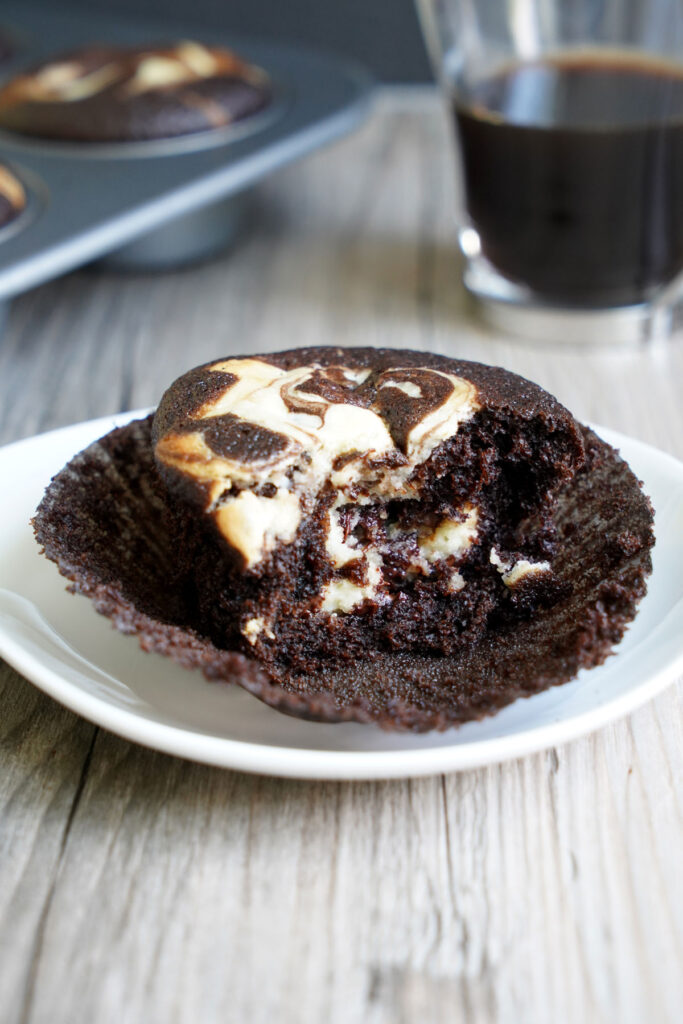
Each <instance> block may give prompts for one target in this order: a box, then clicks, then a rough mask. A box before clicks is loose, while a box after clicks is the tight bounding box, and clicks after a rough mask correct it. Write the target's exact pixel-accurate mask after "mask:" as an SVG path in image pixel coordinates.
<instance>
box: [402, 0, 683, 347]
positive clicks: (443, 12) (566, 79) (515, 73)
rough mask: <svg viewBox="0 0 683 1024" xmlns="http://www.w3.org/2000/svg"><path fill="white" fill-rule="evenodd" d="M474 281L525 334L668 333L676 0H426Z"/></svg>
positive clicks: (681, 197) (675, 167)
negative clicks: (454, 146)
mask: <svg viewBox="0 0 683 1024" xmlns="http://www.w3.org/2000/svg"><path fill="white" fill-rule="evenodd" d="M417 5H418V9H419V13H420V17H421V21H422V25H423V30H424V34H425V39H426V41H427V46H428V49H429V51H430V54H431V57H432V60H433V63H434V66H435V69H436V71H437V75H438V78H439V80H440V81H441V83H442V86H443V89H444V91H445V94H446V97H447V100H448V103H449V106H450V109H451V112H452V117H453V123H454V129H455V136H456V142H457V155H458V158H459V164H460V176H459V180H460V182H461V186H462V195H461V197H460V205H461V208H462V213H461V217H460V223H459V239H460V247H461V249H462V252H463V255H464V257H465V261H466V267H465V277H464V280H465V285H466V287H467V288H468V289H469V291H470V292H472V293H473V294H474V295H475V296H476V297H477V298H478V299H479V300H481V303H482V309H483V311H484V313H485V314H486V315H487V316H488V318H489V319H492V320H494V321H496V322H497V323H499V324H504V326H505V327H507V328H509V329H512V330H516V329H519V330H521V331H523V332H524V333H525V334H527V335H534V334H537V335H538V336H540V337H544V338H547V339H549V340H550V339H552V338H557V339H558V340H561V339H564V338H566V339H568V340H572V341H576V340H584V341H590V342H593V341H621V340H624V339H626V338H644V337H648V336H652V335H653V334H661V333H666V332H667V331H668V330H670V328H671V323H672V318H673V316H674V313H675V309H676V305H677V303H678V302H679V301H680V298H681V291H682V286H683V0H417Z"/></svg>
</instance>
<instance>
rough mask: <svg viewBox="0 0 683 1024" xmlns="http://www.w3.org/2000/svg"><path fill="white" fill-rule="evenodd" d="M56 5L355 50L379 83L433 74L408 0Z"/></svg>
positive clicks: (88, 0)
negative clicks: (182, 22) (184, 22)
mask: <svg viewBox="0 0 683 1024" xmlns="http://www.w3.org/2000/svg"><path fill="white" fill-rule="evenodd" d="M33 6H49V7H50V9H51V10H53V11H54V8H55V5H54V4H50V5H45V4H43V5H40V4H34V5H33ZM59 7H60V9H63V10H79V9H80V10H83V11H88V12H89V13H90V14H96V13H101V14H107V15H113V14H116V13H118V12H120V13H121V14H125V15H126V16H127V17H131V16H132V17H149V18H161V19H164V18H167V19H168V20H169V21H170V20H173V21H183V20H185V19H187V21H188V24H191V25H198V26H202V25H206V26H207V27H209V28H221V29H230V30H233V31H235V32H239V33H240V34H243V35H257V36H260V37H261V38H263V39H277V40H279V41H280V42H293V43H302V44H306V45H307V46H311V47H314V48H321V49H326V50H328V51H330V52H331V53H338V54H344V55H347V56H349V57H355V58H356V59H357V60H359V61H361V62H362V63H363V64H365V65H366V67H368V68H370V69H371V70H372V71H373V72H374V74H375V75H376V76H377V78H378V79H379V80H380V81H383V82H392V83H393V82H427V81H430V80H431V71H430V69H429V64H428V61H427V55H426V53H425V49H424V46H423V43H422V38H421V34H420V29H419V26H418V23H417V17H416V14H415V7H414V4H413V0H342V2H341V3H339V2H335V0H286V2H284V3H283V2H282V0H228V2H226V0H143V2H140V0H70V2H69V3H68V4H60V5H59Z"/></svg>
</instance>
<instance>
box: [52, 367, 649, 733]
mask: <svg viewBox="0 0 683 1024" xmlns="http://www.w3.org/2000/svg"><path fill="white" fill-rule="evenodd" d="M651 524H652V515H651V510H650V507H649V503H648V501H647V498H645V497H644V495H643V494H642V492H641V490H640V487H639V485H638V482H637V481H636V480H635V478H634V477H633V475H632V474H631V472H630V470H629V469H628V467H627V466H626V465H625V464H624V463H623V462H622V461H621V460H620V459H619V457H618V456H617V454H616V453H615V452H614V451H613V450H612V449H610V448H609V447H608V446H607V445H605V444H604V443H602V442H601V441H599V440H598V439H597V438H596V437H595V436H594V435H593V434H591V433H590V432H589V431H587V430H585V429H584V428H582V427H580V426H579V424H577V423H576V421H575V420H574V419H573V417H572V416H571V415H570V414H569V413H568V412H567V410H566V409H564V408H563V407H562V406H561V405H560V404H559V403H558V402H557V401H556V400H555V399H554V398H552V397H551V396H550V395H548V394H547V393H545V392H544V391H542V390H541V389H540V388H538V387H536V386H535V385H533V384H530V383H529V382H528V381H525V380H523V379H522V378H520V377H517V376H515V375H513V374H510V373H507V372H506V371H504V370H501V369H496V368H491V367H486V366H482V365H480V364H476V363H468V362H462V361H458V360H451V359H446V358H444V357H440V356H435V355H430V354H426V353H422V352H397V351H391V350H376V349H346V350H344V349H325V348H321V349H308V350H295V351H291V352H285V353H281V354H278V355H269V356H261V357H257V358H254V357H251V358H241V359H225V360H221V361H219V362H215V363H212V364H210V365H207V366H205V367H200V368H199V369H197V370H194V371H192V372H191V373H189V374H187V375H185V377H182V378H180V380H179V381H177V382H176V383H175V384H174V385H173V386H172V387H171V388H170V389H169V391H168V392H167V393H166V394H165V396H164V398H163V400H162V402H161V404H160V406H159V409H158V411H157V413H156V415H155V416H154V418H153V419H152V418H150V419H148V420H143V421H139V422H137V423H134V424H130V425H129V426H128V427H125V428H122V429H121V430H119V431H114V432H113V433H112V434H110V435H108V436H107V437H106V438H104V439H102V441H101V442H98V443H97V444H96V445H93V446H91V448H89V449H87V450H86V451H85V452H84V453H82V454H81V455H80V456H78V457H77V458H76V459H75V460H74V461H73V462H72V463H71V464H70V466H69V467H67V468H66V469H65V470H64V471H63V472H62V473H61V474H59V476H57V477H56V478H55V480H54V481H53V482H52V484H51V485H50V487H49V488H48V491H47V493H46V496H45V498H44V500H43V502H42V503H41V506H40V508H39V510H38V513H37V515H36V520H35V527H36V533H37V537H38V540H39V541H40V543H42V544H43V545H44V547H45V551H46V554H47V555H48V557H50V558H52V559H53V560H55V561H56V562H57V564H58V565H59V567H60V570H61V571H62V572H63V573H64V574H65V575H66V576H68V577H69V578H70V579H71V580H72V581H73V583H74V586H75V589H77V590H80V591H82V592H83V593H86V594H87V595H88V596H90V597H91V598H92V599H93V600H94V602H95V605H96V607H97V608H98V610H100V611H101V612H102V613H104V614H106V615H109V616H110V617H111V618H112V619H113V621H114V623H115V624H116V625H117V627H118V628H120V629H122V630H124V631H126V632H134V633H137V634H138V635H139V637H140V640H141V643H142V644H143V646H144V647H145V648H146V649H155V650H158V651H161V652H162V653H165V654H167V655H169V656H171V657H173V658H175V659H176V660H178V661H179V662H180V663H182V664H185V665H188V666H193V665H196V666H200V667H201V668H203V670H204V672H205V673H206V675H207V676H208V677H209V678H213V679H224V680H226V681H233V682H237V683H239V684H241V685H243V686H244V687H246V688H247V689H248V690H250V691H251V692H253V693H255V694H256V695H257V696H260V697H261V698H262V699H263V700H265V701H267V702H268V703H270V704H272V705H273V706H276V707H279V708H281V709H283V710H287V711H290V712H292V713H295V714H300V715H303V716H307V717H314V718H319V719H324V720H328V721H337V720H349V719H354V720H358V721H374V722H377V723H378V724H380V725H382V726H384V727H385V728H394V729H414V730H421V729H429V728H444V727H446V726H448V725H451V724H454V723H457V722H461V721H466V720H468V719H470V718H474V717H478V716H480V715H482V714H485V713H490V712H491V711H494V710H496V709H497V708H499V707H501V706H503V705H504V704H506V703H508V702H509V701H511V700H513V699H515V698H516V697H517V696H520V695H528V694H531V693H535V692H538V691H539V690H541V689H544V688H545V687H548V686H551V685H555V684H558V683H562V682H565V681H566V680H568V679H570V678H572V677H573V676H574V675H575V674H576V672H577V671H578V669H579V668H580V667H582V666H583V667H590V666H591V665H594V664H598V663H600V662H601V661H602V660H604V658H605V657H606V656H607V654H608V653H609V652H610V650H611V649H612V646H613V645H614V643H616V642H617V641H618V640H619V639H620V637H621V635H622V634H623V631H624V629H625V626H626V624H627V623H628V621H629V620H630V619H631V618H632V617H633V615H634V614H635V609H636V605H637V602H638V600H639V599H640V597H642V595H643V593H644V591H645V578H646V576H647V574H648V572H649V571H650V557H649V548H650V546H651V544H652V543H653V538H652V529H651Z"/></svg>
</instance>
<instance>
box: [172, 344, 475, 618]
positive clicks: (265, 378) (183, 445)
mask: <svg viewBox="0 0 683 1024" xmlns="http://www.w3.org/2000/svg"><path fill="white" fill-rule="evenodd" d="M410 369H411V372H413V373H415V374H416V375H417V374H425V373H429V374H435V375H437V376H439V377H442V378H444V379H445V380H447V381H448V382H449V384H450V385H451V386H450V389H449V392H448V394H447V395H446V397H445V399H444V400H443V401H442V403H441V404H440V405H438V406H437V407H436V408H432V409H430V411H429V412H428V413H427V414H426V415H425V416H424V417H423V418H422V419H420V420H418V421H417V422H416V423H415V425H414V426H413V427H412V429H411V430H410V431H409V432H408V434H407V438H406V454H405V456H403V455H401V453H400V452H399V450H398V449H397V447H396V445H395V443H394V440H393V438H392V436H391V434H390V432H389V429H388V426H387V424H386V423H385V421H384V419H383V418H382V416H381V414H380V408H379V406H377V407H370V408H366V407H362V406H359V405H355V404H353V401H352V397H353V393H352V391H351V390H350V391H349V398H350V400H349V401H339V402H333V401H329V400H328V399H325V398H323V397H321V396H320V395H317V394H314V393H309V392H307V391H306V384H307V382H308V381H309V380H310V379H311V378H312V376H313V374H314V373H315V372H316V371H320V373H321V374H322V375H323V376H324V375H325V374H327V373H334V372H335V371H337V372H339V371H340V370H341V373H342V374H343V376H344V377H345V378H346V379H347V380H348V381H349V383H350V386H351V385H359V384H361V383H362V382H363V381H364V380H365V379H366V378H367V377H368V375H369V374H370V372H371V371H370V370H369V369H360V370H356V369H352V368H342V367H330V368H327V369H325V368H321V367H319V366H318V365H316V364H312V365H307V366H301V367H296V368H295V369H293V370H283V369H281V368H280V367H277V366H273V365H272V364H270V363H267V362H264V361H263V360H260V359H229V360H225V361H223V362H218V363H214V364H213V365H212V366H211V367H210V370H211V371H216V372H223V373H229V374H231V375H233V376H234V378H235V379H234V381H233V382H232V383H230V384H229V385H227V386H226V387H225V389H224V390H223V391H222V393H221V394H220V395H219V396H218V397H217V398H213V399H211V400H209V401H207V402H206V403H205V404H204V405H203V406H202V407H201V409H200V410H199V411H198V412H197V413H195V414H194V419H196V420H199V421H201V420H210V419H211V418H214V417H218V416H224V415H227V414H230V415H231V416H235V417H237V418H238V419H240V420H242V421H244V422H245V423H248V424H251V425H253V426H255V427H261V428H264V429H265V430H268V431H270V432H272V433H275V434H279V435H280V436H281V437H282V438H283V445H282V446H281V448H280V449H279V450H277V451H275V453H274V454H271V455H270V456H264V457H263V458H261V459H258V460H257V461H252V462H243V461H240V460H239V459H230V458H226V457H224V456H221V455H218V454H216V453H215V452H213V451H212V450H211V448H210V447H209V446H208V445H207V444H206V441H205V439H204V436H203V434H202V432H201V428H198V429H197V430H196V431H194V432H178V433H170V434H169V435H167V436H166V437H163V438H161V439H160V440H159V442H158V443H157V447H156V455H157V458H159V459H160V461H161V462H162V463H164V464H165V465H167V466H169V467H173V468H175V469H177V470H178V471H179V472H181V473H184V474H188V475H190V476H193V477H194V478H195V479H196V480H197V481H199V482H201V483H204V484H206V485H208V490H209V494H210V501H209V505H208V507H207V509H206V511H207V512H209V514H211V515H214V516H215V519H216V522H217V525H218V528H219V529H220V531H221V532H222V534H223V536H224V537H225V539H226V540H227V541H228V543H229V544H230V545H231V546H233V547H234V548H236V549H237V550H238V551H239V552H240V553H241V554H242V556H243V558H244V560H245V562H246V565H247V567H252V566H254V565H257V564H258V563H259V562H260V561H261V560H262V559H263V558H264V557H265V556H266V555H267V554H268V553H269V552H270V551H272V550H273V548H274V547H275V546H276V545H277V544H278V543H289V542H291V540H292V539H293V538H294V535H295V534H296V530H297V528H298V525H299V523H300V522H301V519H302V517H303V516H304V515H305V514H306V513H307V512H309V511H310V510H311V509H312V507H313V504H314V502H315V499H316V497H317V495H318V494H319V492H320V490H321V488H322V487H323V485H324V484H325V483H326V482H327V481H329V483H330V484H331V486H332V487H333V488H335V489H336V490H338V491H339V499H338V502H337V504H338V505H339V504H343V503H344V502H350V501H353V502H357V503H359V504H364V503H365V504H367V503H373V502H376V501H380V502H385V501H391V500H394V499H406V498H410V497H416V496H417V492H416V489H415V487H414V486H413V485H411V484H410V483H409V478H410V477H411V476H412V474H413V473H414V471H415V468H416V467H417V466H418V465H420V464H421V463H422V462H424V461H425V460H426V459H427V458H429V456H430V455H431V453H432V452H433V451H434V449H435V448H436V447H437V445H439V444H440V443H441V442H442V441H444V440H446V439H447V438H448V437H452V436H453V435H454V434H455V433H456V432H457V430H458V428H459V426H460V424H461V423H463V422H464V421H466V420H467V419H469V418H470V417H471V416H473V415H474V413H475V411H476V410H477V409H478V408H479V405H478V402H477V393H476V388H475V386H474V385H473V384H471V383H470V382H469V381H467V380H465V379H463V378H461V377H457V376H455V375H453V374H448V373H445V372H442V371H441V370H433V369H431V368H430V369H424V368H420V367H414V368H410ZM392 373H393V374H394V375H395V374H397V370H396V369H394V370H393V371H387V374H386V376H387V379H386V380H384V381H382V380H381V379H380V381H379V384H378V389H384V388H389V387H397V386H398V384H404V383H405V384H406V386H409V385H410V384H411V382H410V381H407V382H403V381H396V380H394V379H393V378H392ZM414 388H415V389H417V390H411V389H410V388H408V390H406V388H400V389H399V390H401V391H403V393H404V394H405V395H406V397H410V398H418V397H420V396H421V394H422V390H421V388H419V386H418V385H414ZM418 391H419V396H418V394H417V392H418ZM286 399H289V403H288V402H287V400H286ZM386 456H393V457H395V458H394V462H395V463H399V464H398V465H390V466H387V465H384V466H382V465H377V460H381V459H382V458H383V457H386ZM338 460H343V464H342V465H339V464H338ZM335 465H336V466H337V468H335ZM265 484H268V485H270V486H271V487H272V488H274V495H273V497H265V496H263V497H261V496H257V495H253V494H252V495H251V497H250V498H247V497H245V495H246V493H248V492H249V489H252V488H256V487H258V488H259V489H261V490H262V489H263V485H265ZM233 492H234V493H233ZM457 525H462V524H457ZM335 529H336V527H335V525H334V523H333V522H332V519H331V520H330V530H331V532H332V534H333V536H332V538H331V540H330V543H331V545H332V547H333V548H334V546H335V544H336V545H337V553H336V555H335V557H336V558H344V559H345V560H346V561H350V560H351V558H352V557H358V554H357V552H355V551H352V550H351V548H349V546H348V545H344V544H343V543H342V544H341V547H346V548H347V549H348V550H347V551H346V553H345V554H344V553H342V552H341V551H340V550H339V548H340V541H339V537H338V535H337V534H336V533H335ZM455 529H456V531H457V526H456V527H455ZM439 543H440V542H439V540H438V539H436V540H434V541H433V542H432V544H433V551H432V555H433V557H439V556H438V555H437V554H436V550H437V547H438V544H439ZM337 564H339V565H343V564H344V561H340V562H338V563H337ZM372 585H373V584H372V583H369V584H368V587H371V586H372ZM345 592H346V593H347V594H348V593H350V592H349V591H348V588H346V591H345ZM349 599H350V598H348V597H347V598H344V599H341V598H340V601H341V602H342V603H345V602H347V601H348V600H349Z"/></svg>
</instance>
